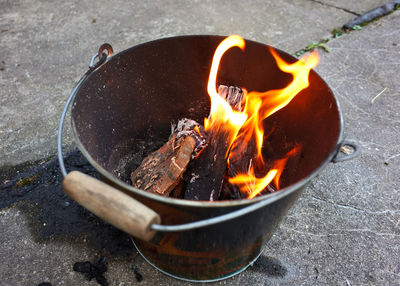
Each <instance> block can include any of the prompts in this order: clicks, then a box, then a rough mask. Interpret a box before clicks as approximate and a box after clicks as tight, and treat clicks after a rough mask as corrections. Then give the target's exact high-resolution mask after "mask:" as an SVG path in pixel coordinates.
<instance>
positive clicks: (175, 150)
mask: <svg viewBox="0 0 400 286" xmlns="http://www.w3.org/2000/svg"><path fill="white" fill-rule="evenodd" d="M204 145H205V134H204V131H203V129H202V127H201V126H200V125H199V124H198V123H197V122H195V121H193V120H190V119H186V118H185V119H182V120H180V121H179V122H178V124H177V125H176V126H173V127H172V135H171V137H170V139H169V140H168V142H167V143H166V144H164V145H163V146H162V147H161V148H160V149H158V150H156V151H154V152H153V153H151V154H150V155H148V156H147V157H146V158H145V159H144V160H143V161H142V163H141V164H140V166H139V167H138V168H137V169H136V170H135V171H134V172H132V174H131V181H132V185H133V186H134V187H136V188H139V189H142V190H144V191H148V192H152V193H155V194H159V195H162V196H168V195H169V194H170V192H171V191H172V190H173V189H174V188H175V187H176V186H177V185H178V184H179V183H180V181H181V180H182V177H183V173H184V172H185V170H186V167H187V165H188V164H189V162H190V160H191V158H192V156H195V155H196V154H197V153H198V152H199V151H200V150H201V149H202V148H203V147H204Z"/></svg>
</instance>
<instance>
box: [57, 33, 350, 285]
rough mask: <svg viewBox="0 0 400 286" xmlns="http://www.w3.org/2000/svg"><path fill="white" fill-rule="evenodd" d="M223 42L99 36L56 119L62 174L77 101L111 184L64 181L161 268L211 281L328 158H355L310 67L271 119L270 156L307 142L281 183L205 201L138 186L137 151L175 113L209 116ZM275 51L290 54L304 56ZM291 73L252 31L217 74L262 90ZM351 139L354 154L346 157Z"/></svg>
mask: <svg viewBox="0 0 400 286" xmlns="http://www.w3.org/2000/svg"><path fill="white" fill-rule="evenodd" d="M222 40H223V37H220V36H183V37H173V38H166V39H160V40H156V41H152V42H148V43H144V44H141V45H138V46H135V47H132V48H130V49H127V50H125V51H123V52H121V53H118V54H116V55H113V52H112V48H111V46H109V45H107V44H106V45H103V46H102V47H101V48H100V50H99V53H98V54H96V55H95V56H94V57H93V58H92V62H91V65H90V69H89V71H88V72H87V73H86V74H85V75H84V76H83V77H82V79H81V80H80V81H79V82H78V84H77V86H76V87H75V88H74V90H73V91H72V93H71V95H70V97H69V99H68V101H67V104H66V106H65V108H64V112H63V115H62V119H61V122H60V128H59V141H58V147H59V159H60V165H61V169H62V171H63V174H64V176H67V171H66V170H65V167H64V163H63V159H62V150H61V149H62V148H61V145H62V128H63V123H64V118H65V115H66V113H67V111H68V106H69V105H70V103H71V102H73V104H72V112H71V114H72V127H73V131H74V135H75V140H76V142H77V144H78V147H79V149H80V150H81V151H82V153H83V155H84V156H85V157H86V158H87V159H88V160H89V162H90V163H91V164H92V165H93V166H94V167H95V168H96V169H97V171H98V172H99V173H100V174H101V175H102V176H103V178H104V181H105V182H106V184H104V183H100V182H98V181H96V180H94V179H92V180H91V181H90V182H89V181H86V178H85V177H79V176H77V177H73V175H71V173H70V174H68V176H67V177H66V178H65V179H64V189H65V190H66V192H67V193H68V194H69V195H70V196H72V197H73V198H74V199H75V200H77V201H78V202H79V203H80V204H82V205H83V206H84V207H86V208H88V209H89V210H91V211H92V212H94V213H95V214H97V215H98V216H100V217H102V218H103V219H105V220H106V221H108V222H110V223H112V224H114V225H115V226H117V227H119V228H121V229H122V230H124V231H126V232H128V233H130V234H131V235H133V236H135V237H139V239H137V238H135V239H134V241H135V245H136V246H137V249H138V251H139V252H140V253H141V254H142V256H143V257H144V258H145V259H146V260H147V261H148V262H149V263H150V264H152V265H153V266H154V267H156V268H157V269H159V270H161V271H162V272H164V273H166V274H168V275H171V276H173V277H175V278H179V279H184V280H188V281H216V280H220V279H224V278H228V277H230V276H233V275H235V274H237V273H239V272H241V271H243V270H244V269H245V268H247V267H248V266H249V265H250V264H251V263H252V262H253V261H255V260H256V259H257V258H258V256H259V255H260V254H261V252H262V249H263V245H264V243H265V242H266V241H267V240H268V239H269V237H270V236H271V235H272V233H273V231H274V229H275V228H276V227H277V226H278V224H279V223H280V221H281V220H282V219H283V217H284V215H285V214H286V212H287V211H288V210H289V208H290V207H291V206H292V205H293V203H294V202H295V201H296V199H297V197H298V196H299V195H300V193H301V191H302V189H303V188H304V187H305V186H306V184H307V183H308V182H309V181H310V180H311V179H312V178H313V177H314V176H316V175H317V174H318V173H319V172H320V171H321V170H322V168H324V167H325V166H326V165H327V164H328V163H329V162H331V161H341V160H344V159H350V158H353V157H354V156H355V155H356V154H357V152H356V151H358V149H357V146H355V145H353V144H351V143H349V142H345V141H344V140H343V138H342V125H343V124H342V116H341V112H340V108H339V105H338V103H337V101H336V98H335V96H334V95H333V93H332V91H331V90H330V88H329V87H328V86H327V84H326V83H325V82H324V81H323V80H322V79H321V77H319V76H318V75H317V73H315V72H314V71H311V73H310V77H309V79H310V86H309V87H308V88H307V89H305V90H303V91H302V92H301V93H300V94H298V95H297V96H296V97H295V99H293V100H292V102H291V103H290V104H289V105H288V106H287V107H285V108H284V109H282V110H280V111H279V112H277V113H276V114H274V115H273V116H271V117H269V118H267V119H266V120H265V121H264V127H265V129H266V130H269V129H271V128H273V129H274V130H275V131H274V132H273V133H272V134H271V135H270V137H269V139H268V142H266V143H265V144H268V146H265V147H266V148H264V151H265V154H264V157H265V158H269V159H271V160H273V159H276V158H279V157H283V155H284V154H285V152H287V151H288V148H290V146H292V145H294V144H301V145H302V150H301V155H300V156H298V159H296V160H289V161H288V163H287V167H286V169H285V171H284V172H283V174H282V177H281V178H282V185H283V188H282V189H281V190H280V191H278V192H275V193H272V194H268V195H264V196H259V197H256V198H253V199H250V200H234V201H215V202H202V201H187V200H181V199H174V198H169V197H161V196H157V195H154V194H151V193H147V192H145V191H141V190H138V189H136V188H134V187H132V186H131V185H130V184H129V182H128V181H127V178H129V173H130V172H131V171H133V170H132V169H131V167H132V166H133V165H134V164H135V162H134V161H135V160H137V153H138V152H139V151H140V150H141V149H146V148H152V149H155V148H156V147H159V146H156V145H157V144H159V143H157V142H161V144H162V142H163V141H166V139H167V138H168V136H169V133H170V124H171V122H173V121H175V122H176V121H177V120H178V119H180V118H183V117H187V118H191V119H195V120H197V121H199V122H201V121H202V119H203V118H204V117H205V116H207V115H208V112H209V106H210V102H209V97H208V95H207V93H206V90H207V89H206V85H207V78H208V73H209V69H210V66H211V60H212V56H213V53H214V51H215V49H216V47H217V45H218V44H219V43H220V42H221V41H222ZM277 52H278V54H279V55H280V56H281V57H282V58H283V59H284V60H285V61H287V62H294V61H296V60H297V59H295V58H294V57H292V56H290V55H288V54H286V53H284V52H282V51H279V50H277ZM97 58H98V61H97V63H96V64H95V61H96V59H97ZM290 81H291V76H289V75H288V74H285V73H283V72H282V71H280V70H279V69H278V67H277V66H276V63H275V61H274V59H273V57H272V55H271V54H270V52H269V50H268V46H266V45H264V44H260V43H256V42H253V41H248V40H247V41H246V48H245V51H244V52H242V51H240V50H239V49H231V50H229V51H228V52H227V53H226V54H225V55H224V57H223V60H222V62H221V66H220V71H219V74H218V82H219V83H222V84H227V85H238V86H243V87H245V88H246V89H247V90H257V91H265V90H270V89H278V88H283V87H284V86H286V85H287V84H288V83H289V82H290ZM344 144H347V145H350V146H352V148H354V151H355V152H353V153H352V154H351V155H348V156H345V157H341V158H339V157H340V156H337V155H338V153H339V149H340V148H341V146H342V145H344ZM139 145H140V146H141V147H140V148H141V149H140V148H138V146H139ZM135 156H136V157H135ZM69 177H70V178H69ZM71 182H72V183H71ZM83 194H86V196H84V195H83ZM129 203H132V205H129ZM130 211H133V212H134V213H133V214H131V213H130ZM128 217H129V219H128ZM137 225H139V227H137ZM138 229H139V230H138Z"/></svg>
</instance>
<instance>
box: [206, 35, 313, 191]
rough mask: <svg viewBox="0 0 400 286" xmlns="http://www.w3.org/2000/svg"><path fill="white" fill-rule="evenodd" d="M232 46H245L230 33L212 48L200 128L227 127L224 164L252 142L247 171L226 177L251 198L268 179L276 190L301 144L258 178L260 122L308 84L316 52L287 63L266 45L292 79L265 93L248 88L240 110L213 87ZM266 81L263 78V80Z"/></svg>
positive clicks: (259, 165) (259, 167) (260, 141)
mask: <svg viewBox="0 0 400 286" xmlns="http://www.w3.org/2000/svg"><path fill="white" fill-rule="evenodd" d="M232 47H239V48H241V49H242V50H243V49H244V47H245V42H244V40H243V39H242V38H241V37H240V36H237V35H234V36H230V37H228V38H226V39H225V40H223V41H222V42H221V43H220V45H219V46H218V48H217V49H216V51H215V54H214V57H213V61H212V66H211V70H210V76H209V81H208V86H207V91H208V94H209V95H210V98H211V112H210V116H209V117H208V118H206V119H205V121H204V127H205V130H206V131H208V130H210V129H214V130H215V129H221V128H222V129H221V130H229V131H230V134H231V136H232V137H231V138H232V140H231V145H230V146H231V152H230V154H229V160H228V166H229V164H230V162H235V161H237V160H240V157H241V156H242V154H243V152H244V151H245V150H247V149H248V147H249V144H255V146H256V148H255V150H256V151H255V154H254V155H255V160H254V162H248V164H249V168H248V171H247V173H241V174H235V176H234V177H232V178H229V182H230V183H231V184H234V185H237V186H238V187H239V188H240V191H241V192H242V193H244V194H246V195H247V197H248V198H253V197H255V196H256V195H257V194H259V193H260V192H262V191H263V190H264V189H265V188H266V187H267V186H268V185H269V184H270V183H271V182H273V184H274V185H275V187H276V188H277V189H279V187H280V184H279V180H280V176H281V174H282V172H283V170H284V168H285V165H286V162H287V160H288V159H289V157H291V156H293V155H295V154H297V153H298V152H299V150H300V148H301V146H297V147H295V148H293V149H292V150H291V151H290V152H288V153H287V154H286V155H285V156H284V158H282V159H279V160H276V161H275V162H273V164H272V165H273V167H272V168H271V169H270V170H268V171H267V172H266V175H265V176H264V177H261V178H258V177H256V175H255V171H254V170H265V169H266V166H265V163H264V159H263V156H262V152H261V151H262V146H263V140H264V129H263V125H262V122H263V120H264V119H265V118H267V117H268V116H270V115H271V114H274V113H275V112H277V111H278V110H280V109H282V108H284V107H285V106H286V105H288V104H289V103H290V101H291V100H292V99H293V98H294V97H295V96H296V95H297V94H298V93H299V92H300V91H302V90H303V89H305V88H307V87H308V86H309V81H308V76H309V73H310V70H311V69H312V68H314V67H315V66H316V65H317V64H318V60H319V57H318V54H317V53H316V52H313V53H311V54H309V55H307V56H305V57H303V58H302V59H301V60H299V61H297V62H295V63H293V64H290V63H287V62H285V61H284V60H283V59H281V58H280V57H279V55H278V54H277V53H276V52H275V51H274V50H273V49H272V48H270V52H271V54H272V56H273V57H274V59H275V61H276V63H277V65H278V67H279V68H280V69H281V70H282V71H283V72H286V73H289V74H291V75H292V76H293V80H292V82H291V83H289V84H288V85H287V86H286V87H285V88H283V89H277V90H269V91H266V92H257V91H250V92H246V90H245V89H244V88H245V87H243V88H242V89H243V91H244V92H245V93H246V96H245V98H246V102H245V106H244V110H243V112H237V111H235V110H232V108H231V106H230V105H229V104H228V103H227V102H226V101H225V100H224V99H223V98H222V97H220V96H219V95H218V92H217V90H216V78H217V73H218V68H219V63H220V61H221V58H222V56H223V54H224V53H225V52H226V51H227V50H228V49H230V48H232ZM266 80H267V79H266Z"/></svg>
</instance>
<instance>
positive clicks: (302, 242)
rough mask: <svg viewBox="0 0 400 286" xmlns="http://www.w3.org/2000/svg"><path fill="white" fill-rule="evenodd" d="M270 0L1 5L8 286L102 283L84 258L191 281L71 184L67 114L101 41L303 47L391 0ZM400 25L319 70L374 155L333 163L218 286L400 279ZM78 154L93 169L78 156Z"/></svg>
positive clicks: (325, 57) (0, 126)
mask: <svg viewBox="0 0 400 286" xmlns="http://www.w3.org/2000/svg"><path fill="white" fill-rule="evenodd" d="M264 2H265V1H251V3H246V2H243V1H190V2H189V1H181V2H177V1H168V2H167V1H152V2H151V3H146V1H96V2H95V3H96V4H95V5H94V4H93V3H94V2H89V1H77V2H73V1H71V0H68V1H63V2H62V3H55V2H48V1H28V0H26V1H0V50H1V54H0V86H1V88H0V141H1V145H0V167H1V169H0V171H1V173H0V179H1V181H0V184H1V185H0V186H1V188H0V198H1V203H0V208H1V210H0V228H1V229H2V232H1V233H0V255H1V257H3V261H2V263H1V264H0V285H37V284H39V283H41V282H46V281H47V282H51V283H52V284H53V285H97V284H96V282H95V281H91V282H87V281H85V280H84V277H83V276H82V275H81V274H79V273H76V272H74V271H72V265H73V264H74V263H75V262H77V261H84V260H91V261H94V260H95V259H97V258H99V257H100V256H102V255H103V256H107V257H108V267H109V269H108V271H107V272H106V273H105V277H106V278H107V280H108V281H109V282H110V285H131V284H136V283H138V282H137V281H136V279H135V275H134V274H133V272H132V270H131V267H132V266H133V265H135V266H137V267H138V269H139V272H140V273H141V274H142V276H143V278H144V280H143V281H142V282H140V284H141V285H170V284H173V285H184V284H186V283H183V282H178V281H177V280H174V279H172V278H168V277H166V276H164V275H163V274H161V273H159V272H157V271H156V270H154V269H152V268H151V267H150V266H149V265H147V264H146V263H145V262H144V261H143V259H142V258H141V257H140V256H138V255H137V253H136V251H135V250H134V249H133V248H132V245H131V243H130V240H129V237H127V236H126V235H125V234H123V233H121V232H119V231H118V230H116V229H114V228H113V227H111V226H109V225H107V224H105V223H103V222H102V221H100V220H98V219H97V218H95V217H94V216H92V215H90V214H89V213H88V212H86V211H85V210H83V209H82V208H80V207H79V206H77V205H76V204H75V203H74V202H72V201H71V200H69V198H67V197H66V196H65V195H64V194H63V193H62V190H61V187H60V180H61V179H60V174H59V173H58V172H57V164H56V162H55V161H52V160H51V159H52V158H53V156H54V154H55V149H56V148H55V147H56V143H55V140H56V132H57V130H56V129H57V125H58V119H59V115H60V112H61V110H62V108H63V106H62V105H63V104H64V102H65V99H66V97H67V96H68V94H69V92H70V90H71V89H72V87H73V85H74V83H75V82H76V81H77V80H78V79H79V78H80V77H81V76H82V75H83V73H84V72H85V71H86V69H87V64H88V62H89V59H90V57H91V56H92V54H93V53H94V52H95V51H96V50H97V48H98V47H99V45H100V44H102V43H103V42H109V43H111V44H112V45H113V47H114V50H115V51H116V52H119V51H122V50H124V49H126V48H128V47H130V46H133V45H136V44H138V43H142V42H145V41H149V40H153V39H157V38H161V37H166V36H172V35H183V34H223V35H228V34H232V33H238V34H241V35H242V36H243V37H245V38H248V39H252V40H256V41H259V42H263V43H267V44H271V45H273V46H276V47H278V48H281V49H283V50H286V51H288V52H290V53H294V52H295V51H298V50H300V49H302V48H304V47H305V46H307V45H309V44H310V43H312V42H315V41H319V40H320V39H321V38H329V37H331V33H330V32H331V31H332V30H333V29H334V28H337V27H340V26H342V25H343V24H345V23H346V22H347V21H349V20H351V19H353V18H354V17H356V16H357V15H359V14H362V13H364V12H366V11H368V10H370V9H372V8H374V7H376V6H379V5H381V4H384V3H385V2H387V1H380V0H379V1H377V0H375V1H372V0H368V1H331V0H321V1H317V0H314V1H312V0H303V1H289V0H285V1H279V2H278V1H275V2H276V3H275V2H273V1H270V2H271V3H269V2H267V3H264ZM399 26H400V11H394V12H393V13H392V14H390V15H388V16H385V17H383V18H381V19H378V20H377V21H375V22H373V23H370V24H369V25H367V26H365V27H362V29H361V30H357V31H352V32H350V33H349V34H345V35H343V36H341V37H338V38H335V39H332V40H330V41H329V42H328V43H327V45H328V47H329V48H330V50H331V52H330V53H326V52H322V51H321V53H320V54H321V62H320V64H319V66H318V67H317V71H318V73H319V74H320V75H321V76H322V77H323V78H324V79H325V80H326V81H327V83H328V84H329V85H330V87H331V88H332V90H333V91H334V93H335V95H336V96H337V98H338V100H339V102H340V105H341V107H342V112H343V116H344V122H345V134H346V137H347V139H352V140H354V141H356V142H358V144H359V145H360V146H361V148H362V153H361V155H360V156H359V157H358V158H356V159H354V160H352V161H348V162H343V163H340V164H339V163H338V164H330V165H328V167H327V168H326V169H325V170H324V171H323V172H321V174H320V175H319V176H318V177H317V178H316V179H314V180H313V181H312V183H311V184H310V186H309V187H308V188H307V189H306V190H305V192H304V193H303V194H302V196H301V197H300V199H299V201H298V202H297V204H296V205H295V207H294V208H293V209H292V210H291V211H290V212H289V214H288V216H287V218H286V219H285V221H284V222H283V223H282V224H281V226H280V227H279V228H278V229H277V231H276V233H275V234H274V236H273V237H272V238H271V240H270V241H269V242H268V243H267V244H266V248H265V251H264V253H263V255H262V256H261V258H260V259H259V260H258V261H257V262H256V263H255V264H254V266H252V267H250V268H249V269H248V270H246V271H245V272H243V273H241V274H240V275H238V276H236V277H234V278H231V279H228V280H225V281H222V282H219V283H215V284H217V285H220V284H221V285H222V284H228V285H289V284H290V285H326V284H328V285H398V284H400V263H399V258H398V257H399V254H400V249H399V248H400V247H399V245H400V243H399V242H400V239H399V236H400V215H399V213H400V211H399V210H400V196H399V186H400V176H399V172H398V170H399V168H400V153H399V149H400V148H399V147H400V144H399V143H398V142H399V139H400V138H399V131H400V114H399V110H400V103H399V100H397V99H398V98H399V96H400V80H399V75H398V70H399V64H400V53H399V46H400V33H399V31H398V27H399ZM69 132H70V131H68V130H67V133H68V135H67V136H66V145H67V148H69V149H73V146H74V145H73V142H72V141H73V140H72V137H71V136H70V134H69ZM68 158H69V159H70V160H71V166H78V167H79V166H81V167H80V168H83V170H84V171H87V172H89V173H90V172H92V171H93V170H92V169H90V167H89V166H86V165H85V164H86V163H82V159H81V158H80V157H79V154H76V152H75V153H72V154H71V155H70V156H69V157H68ZM34 160H41V161H40V164H39V163H30V161H34ZM49 160H50V161H49ZM44 161H46V162H44ZM43 162H44V163H43ZM82 166H83V167H82ZM99 232H101V233H102V235H100V236H94V235H93V234H94V233H96V234H98V233H99Z"/></svg>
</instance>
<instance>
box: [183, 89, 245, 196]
mask: <svg viewBox="0 0 400 286" xmlns="http://www.w3.org/2000/svg"><path fill="white" fill-rule="evenodd" d="M218 94H219V95H220V96H221V97H222V98H224V99H225V100H226V101H227V102H228V103H229V104H230V105H231V107H232V108H233V109H236V110H237V111H241V109H242V102H243V92H242V90H241V89H240V88H238V87H233V86H230V87H227V86H224V85H220V86H219V89H218ZM207 137H208V144H207V146H206V147H205V148H204V149H203V150H202V151H201V152H200V153H199V155H198V156H197V158H196V160H193V161H192V163H191V166H190V169H188V172H189V178H188V182H187V184H186V190H185V195H184V198H185V199H187V200H201V201H214V200H217V199H218V198H219V196H220V191H221V187H222V184H223V182H224V175H225V171H226V168H227V158H228V155H229V148H230V145H231V142H232V138H231V133H230V132H229V130H225V129H224V126H223V125H221V126H218V127H217V128H212V129H211V130H209V131H208V133H207Z"/></svg>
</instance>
